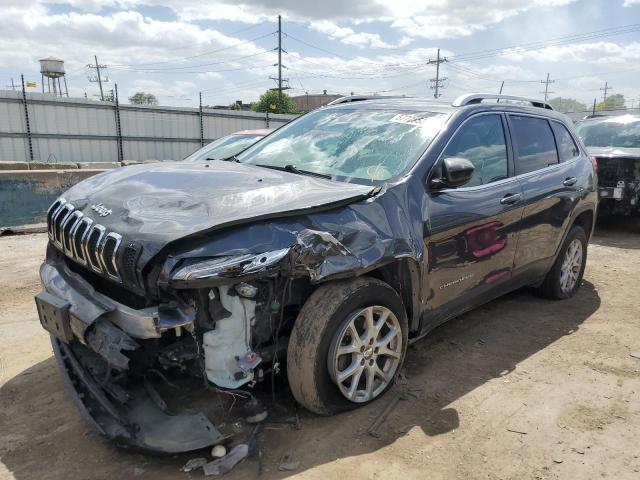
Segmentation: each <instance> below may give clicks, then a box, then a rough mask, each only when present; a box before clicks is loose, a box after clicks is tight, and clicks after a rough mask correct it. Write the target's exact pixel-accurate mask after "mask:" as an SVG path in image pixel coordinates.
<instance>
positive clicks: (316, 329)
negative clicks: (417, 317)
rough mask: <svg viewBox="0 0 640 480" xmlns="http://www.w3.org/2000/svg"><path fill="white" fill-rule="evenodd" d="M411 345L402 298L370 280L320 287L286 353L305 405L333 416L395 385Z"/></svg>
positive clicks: (300, 318) (295, 393) (297, 395)
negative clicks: (409, 344) (409, 343)
mask: <svg viewBox="0 0 640 480" xmlns="http://www.w3.org/2000/svg"><path fill="white" fill-rule="evenodd" d="M407 343H408V324H407V317H406V313H405V309H404V306H403V304H402V300H401V299H400V297H399V296H398V294H397V293H396V291H395V290H394V289H393V288H391V287H390V286H389V285H388V284H386V283H384V282H382V281H380V280H378V279H375V278H371V277H360V278H357V279H355V280H348V281H339V282H333V283H329V284H325V285H322V286H321V287H319V288H318V289H317V290H316V291H315V292H313V294H312V295H311V296H310V297H309V299H307V301H306V302H305V304H304V306H303V307H302V310H301V311H300V314H299V315H298V318H297V319H296V323H295V324H294V326H293V331H292V332H291V337H290V338H289V347H288V351H287V372H288V377H289V386H290V388H291V391H292V393H293V396H294V397H295V399H296V400H297V401H298V403H300V404H301V405H302V406H303V407H305V408H307V409H308V410H310V411H312V412H315V413H318V414H320V415H332V414H335V413H338V412H341V411H345V410H350V409H353V408H356V407H358V406H360V405H364V404H366V403H369V402H371V401H373V400H375V399H376V398H378V397H380V396H381V395H383V394H384V393H385V392H386V391H387V390H388V389H389V388H391V386H392V385H393V383H394V382H395V380H396V378H397V376H398V373H399V372H400V367H401V365H402V362H403V360H404V355H405V353H406V349H407Z"/></svg>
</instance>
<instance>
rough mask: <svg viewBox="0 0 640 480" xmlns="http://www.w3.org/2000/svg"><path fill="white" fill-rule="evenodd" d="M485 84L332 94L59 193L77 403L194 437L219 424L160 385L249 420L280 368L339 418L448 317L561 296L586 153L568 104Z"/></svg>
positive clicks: (215, 433) (65, 312)
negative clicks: (226, 402)
mask: <svg viewBox="0 0 640 480" xmlns="http://www.w3.org/2000/svg"><path fill="white" fill-rule="evenodd" d="M492 97H494V98H495V96H492V95H469V96H465V97H462V98H460V99H458V100H457V101H456V102H455V103H454V104H453V105H443V104H439V103H438V104H436V103H433V102H429V101H423V100H416V99H371V100H363V101H358V102H355V101H354V102H343V103H338V104H336V105H332V106H328V107H325V108H322V109H319V110H316V111H314V112H311V113H309V114H307V115H304V116H302V117H300V118H299V119H297V120H295V121H293V122H291V123H290V124H288V125H286V126H284V127H282V128H280V129H279V130H277V131H276V132H274V133H272V134H271V135H269V136H267V137H265V138H264V139H263V140H260V141H259V142H257V143H256V144H255V145H254V146H252V147H250V148H248V149H247V150H246V151H244V152H243V153H242V154H240V155H239V156H238V157H237V158H236V157H233V158H231V159H228V160H227V161H211V162H202V163H184V162H183V163H163V164H154V165H141V166H132V167H127V168H124V169H119V170H117V171H113V172H109V173H105V174H101V175H98V176H95V177H92V178H90V179H88V180H86V181H84V182H82V183H80V184H78V185H76V186H75V187H73V188H72V189H70V190H69V191H68V192H67V193H66V194H65V195H64V196H63V198H61V199H59V200H57V201H56V202H55V203H54V204H53V205H52V207H51V209H50V210H49V214H48V222H49V235H50V243H49V247H48V251H47V258H46V262H45V263H44V264H43V266H42V268H41V278H42V282H43V285H44V288H45V292H43V293H42V294H40V295H38V297H37V298H36V303H37V305H38V310H39V313H40V318H41V321H42V324H43V326H44V328H46V329H47V330H48V331H49V332H51V334H52V339H53V345H54V351H55V354H56V357H57V358H58V360H59V363H60V365H61V371H62V373H63V376H64V377H65V379H66V380H67V381H68V384H69V386H70V387H71V391H72V395H73V397H74V399H75V401H76V403H77V405H78V406H79V408H80V410H81V411H82V412H83V413H84V414H85V415H86V417H87V418H88V419H89V420H90V421H91V422H92V423H93V424H94V426H95V427H96V428H97V429H98V431H100V432H101V433H102V434H103V435H104V436H106V437H108V438H111V439H115V440H116V441H117V442H118V443H119V444H122V445H127V446H134V447H138V448H145V449H150V450H156V451H163V452H176V451H186V450H193V449H196V448H200V447H203V446H207V445H211V444H214V443H217V442H220V441H222V440H223V439H224V438H226V435H227V434H228V432H224V431H220V430H219V429H217V428H216V427H215V426H214V425H218V424H219V423H221V422H223V421H224V419H220V418H219V417H216V414H215V413H211V412H209V410H207V408H206V407H203V408H202V409H201V410H202V411H201V412H200V413H188V412H186V411H182V412H181V413H177V412H176V411H173V410H172V411H169V409H167V408H166V403H169V402H166V403H165V402H164V400H162V398H163V395H164V393H159V390H160V389H161V386H162V385H163V384H164V382H165V381H170V382H171V383H172V384H177V383H180V382H187V381H188V379H194V378H195V379H196V381H197V383H196V387H195V389H202V385H203V384H204V385H205V387H206V388H207V389H212V388H213V389H215V390H217V391H224V392H227V393H232V394H233V395H234V398H236V395H237V396H238V397H237V398H248V399H250V400H249V401H248V402H247V408H250V409H252V413H251V414H250V415H248V417H250V418H252V419H256V418H262V417H263V415H262V407H261V406H260V403H259V402H258V400H257V397H259V396H260V395H259V391H260V386H261V385H266V386H267V388H266V389H267V390H268V389H269V388H271V386H273V385H274V384H275V383H277V382H273V381H272V382H264V380H265V379H267V378H271V379H272V380H274V379H275V380H277V379H278V378H280V377H282V378H286V379H287V380H288V385H289V387H290V388H291V391H292V393H293V396H294V397H295V399H296V400H297V401H298V402H299V403H300V404H302V405H303V406H305V407H306V408H308V409H309V410H312V411H314V412H317V413H320V414H332V413H336V412H339V411H342V410H345V409H349V408H353V407H355V406H358V405H361V404H365V403H368V402H370V401H372V400H374V399H375V398H378V397H379V396H380V395H382V394H383V393H384V392H385V391H386V390H387V389H388V388H390V386H391V385H392V384H393V382H394V381H395V379H396V377H397V375H398V373H399V371H400V367H401V365H402V362H403V360H404V356H405V353H406V349H407V345H408V344H409V343H410V342H413V341H415V340H416V339H418V338H421V337H422V336H424V335H426V334H427V333H428V332H429V331H430V330H431V329H433V328H434V327H436V326H437V325H439V324H441V323H442V322H444V321H445V320H447V319H449V318H452V317H454V316H456V315H459V314H461V313H462V312H465V311H467V310H470V309H472V308H474V307H475V306H478V305H480V304H483V303H485V302H487V301H490V300H491V299H493V298H496V297H498V296H500V295H502V294H504V293H506V292H509V291H511V290H514V289H516V288H520V287H523V286H527V285H529V286H534V287H536V288H537V289H538V290H539V291H540V292H541V293H543V294H544V295H546V296H548V297H551V298H556V299H561V298H567V297H570V296H571V295H573V294H574V293H575V291H576V290H577V289H578V287H579V285H580V282H581V278H582V274H583V271H584V265H585V261H586V248H587V242H588V239H589V237H590V236H591V233H592V229H593V220H594V216H595V212H596V208H597V193H596V192H597V179H596V175H595V171H594V167H593V164H592V162H591V159H590V158H589V156H588V155H587V154H586V153H585V151H584V147H583V146H582V145H581V143H580V140H579V139H578V138H577V136H576V134H575V131H574V130H573V127H572V125H571V122H570V121H569V120H568V119H567V118H566V117H565V116H563V115H561V114H559V113H556V112H554V111H553V110H551V109H550V107H548V106H547V105H545V104H542V103H539V102H531V101H528V100H526V99H524V100H523V99H515V100H516V101H518V102H520V103H523V102H524V103H527V105H522V104H515V103H505V101H510V100H511V101H512V100H514V99H513V98H509V97H500V100H501V101H502V102H503V103H486V102H483V101H482V100H483V99H486V98H492ZM529 103H530V104H531V106H529V105H528V104H529ZM186 388H187V387H185V389H186ZM190 388H194V387H190ZM185 389H183V391H186V390H185ZM169 393H171V392H169ZM163 405H164V407H163ZM199 405H200V406H201V407H202V404H199ZM178 410H180V409H178ZM203 412H206V415H205V413H203ZM225 423H226V422H225Z"/></svg>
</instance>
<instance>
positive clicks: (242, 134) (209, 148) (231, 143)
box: [184, 128, 273, 162]
mask: <svg viewBox="0 0 640 480" xmlns="http://www.w3.org/2000/svg"><path fill="white" fill-rule="evenodd" d="M271 132H273V129H271V128H261V129H258V130H240V131H239V132H235V133H232V134H231V135H227V136H225V137H221V138H219V139H217V140H214V141H213V142H211V143H210V144H208V145H205V146H204V147H202V148H200V149H199V150H196V151H195V152H193V153H192V154H191V155H189V156H188V157H187V158H185V159H184V161H186V162H204V161H207V160H222V159H225V158H229V157H233V156H234V155H237V154H238V153H240V152H241V151H243V150H244V149H246V148H248V147H250V146H251V145H253V144H254V143H256V142H257V141H258V140H260V139H262V138H264V137H266V136H267V135H269V134H270V133H271Z"/></svg>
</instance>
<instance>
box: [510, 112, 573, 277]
mask: <svg viewBox="0 0 640 480" xmlns="http://www.w3.org/2000/svg"><path fill="white" fill-rule="evenodd" d="M508 119H509V127H510V129H511V136H512V139H513V144H514V152H515V173H516V178H517V179H518V180H519V181H520V183H521V185H522V189H523V192H524V212H523V216H522V227H521V230H520V237H519V240H518V249H517V252H516V256H515V268H514V274H515V276H516V277H518V278H520V277H521V276H522V277H523V278H524V280H526V279H537V278H538V277H540V276H542V275H544V274H545V273H546V272H547V270H548V269H549V267H550V264H551V263H552V262H553V260H554V256H555V253H556V251H557V249H558V247H559V245H560V242H561V241H562V237H563V233H564V232H565V230H566V228H567V223H568V221H569V219H570V217H571V212H572V211H573V208H574V206H575V204H576V202H577V200H578V197H579V190H580V183H579V181H578V177H579V176H580V171H581V169H580V167H579V161H580V159H581V157H580V150H579V149H578V147H577V145H576V143H575V141H574V140H573V138H572V136H571V135H570V134H569V132H568V131H567V129H566V127H565V126H564V125H562V123H560V122H556V121H554V120H549V119H547V118H544V117H536V116H532V115H522V114H518V115H515V114H509V115H508ZM561 157H562V158H561ZM560 160H562V161H560Z"/></svg>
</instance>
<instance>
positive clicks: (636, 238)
mask: <svg viewBox="0 0 640 480" xmlns="http://www.w3.org/2000/svg"><path fill="white" fill-rule="evenodd" d="M591 243H594V244H596V245H601V246H603V247H614V248H624V249H629V248H632V249H635V250H638V249H640V217H613V216H612V217H604V218H599V219H598V223H597V224H596V230H595V232H594V235H593V238H592V239H591Z"/></svg>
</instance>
